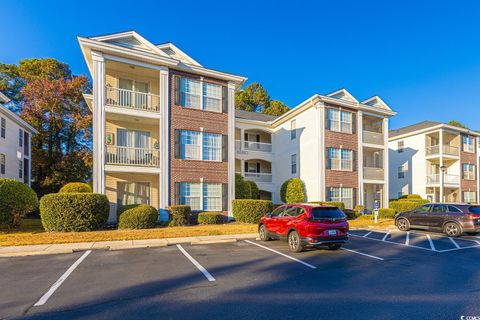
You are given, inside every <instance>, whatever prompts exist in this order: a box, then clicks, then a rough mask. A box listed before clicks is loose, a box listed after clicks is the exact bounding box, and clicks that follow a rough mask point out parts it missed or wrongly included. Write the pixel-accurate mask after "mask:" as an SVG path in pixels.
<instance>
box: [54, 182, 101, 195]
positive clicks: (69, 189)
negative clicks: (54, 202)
mask: <svg viewBox="0 0 480 320" xmlns="http://www.w3.org/2000/svg"><path fill="white" fill-rule="evenodd" d="M92 192H93V189H92V186H91V185H89V184H88V183H84V182H70V183H67V184H66V185H64V186H63V187H62V188H61V189H60V191H58V193H92Z"/></svg>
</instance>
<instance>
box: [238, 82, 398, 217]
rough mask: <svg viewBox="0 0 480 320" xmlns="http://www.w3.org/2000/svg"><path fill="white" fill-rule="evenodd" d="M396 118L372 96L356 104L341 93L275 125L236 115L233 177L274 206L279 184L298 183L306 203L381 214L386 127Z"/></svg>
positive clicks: (307, 104) (310, 102)
mask: <svg viewBox="0 0 480 320" xmlns="http://www.w3.org/2000/svg"><path fill="white" fill-rule="evenodd" d="M395 114H396V113H395V112H394V111H392V110H391V109H390V107H389V106H388V105H387V104H385V102H383V101H382V100H381V99H380V98H379V97H377V96H375V97H372V98H370V99H367V100H365V101H362V102H359V101H357V100H356V99H355V98H354V97H353V96H352V95H351V94H350V93H348V92H347V91H346V90H344V89H341V90H338V91H336V92H333V93H331V94H328V95H318V94H317V95H314V96H312V97H311V98H309V99H307V100H306V101H304V102H302V103H301V104H300V105H298V106H296V107H295V108H293V109H292V110H290V111H289V112H287V113H286V114H284V115H282V116H280V117H274V116H268V115H263V114H258V113H253V112H245V111H239V110H237V111H236V124H235V126H236V129H235V139H236V143H235V146H236V159H235V169H236V171H237V172H239V173H241V174H242V175H243V176H244V177H245V178H246V179H248V180H254V181H256V182H257V184H258V186H259V188H260V190H261V197H262V198H266V199H270V198H271V199H272V200H273V201H274V203H280V202H281V200H280V187H281V185H282V183H283V182H284V181H286V180H288V179H290V178H292V177H299V178H300V179H302V180H303V182H304V183H305V191H306V198H307V199H306V200H307V201H324V200H331V201H343V202H345V204H346V207H347V208H354V207H355V205H357V204H361V205H365V206H366V208H367V209H369V210H371V209H373V203H374V201H375V200H380V203H381V206H382V207H383V206H386V205H388V179H387V178H388V152H387V151H388V142H387V139H388V136H387V133H388V119H389V117H391V116H394V115H395Z"/></svg>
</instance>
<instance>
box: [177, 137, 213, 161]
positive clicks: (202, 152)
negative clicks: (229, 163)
mask: <svg viewBox="0 0 480 320" xmlns="http://www.w3.org/2000/svg"><path fill="white" fill-rule="evenodd" d="M180 157H181V159H188V160H208V161H221V160H222V135H221V134H218V133H207V132H198V131H190V130H181V131H180Z"/></svg>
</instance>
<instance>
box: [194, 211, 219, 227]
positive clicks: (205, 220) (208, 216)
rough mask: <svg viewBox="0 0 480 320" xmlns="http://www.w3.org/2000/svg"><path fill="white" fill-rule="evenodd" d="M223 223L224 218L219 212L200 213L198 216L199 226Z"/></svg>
mask: <svg viewBox="0 0 480 320" xmlns="http://www.w3.org/2000/svg"><path fill="white" fill-rule="evenodd" d="M224 221H225V216H224V215H223V214H222V213H220V212H200V213H199V214H198V223H200V224H221V223H223V222H224Z"/></svg>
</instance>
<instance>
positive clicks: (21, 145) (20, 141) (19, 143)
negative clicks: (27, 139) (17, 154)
mask: <svg viewBox="0 0 480 320" xmlns="http://www.w3.org/2000/svg"><path fill="white" fill-rule="evenodd" d="M18 146H19V147H23V130H22V129H18Z"/></svg>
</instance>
